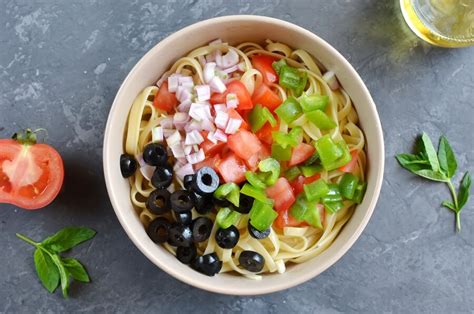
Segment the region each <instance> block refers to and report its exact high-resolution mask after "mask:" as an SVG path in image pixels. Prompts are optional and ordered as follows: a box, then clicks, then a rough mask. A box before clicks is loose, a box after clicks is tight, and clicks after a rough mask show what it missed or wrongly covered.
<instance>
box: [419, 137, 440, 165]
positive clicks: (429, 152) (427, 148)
mask: <svg viewBox="0 0 474 314" xmlns="http://www.w3.org/2000/svg"><path fill="white" fill-rule="evenodd" d="M421 141H422V143H423V150H422V151H423V153H424V154H425V155H426V159H427V160H428V161H429V163H430V166H431V170H433V171H434V172H438V171H439V161H438V156H437V155H436V150H435V148H434V146H433V143H432V142H431V139H430V137H429V136H428V134H426V133H425V132H423V135H422V136H421Z"/></svg>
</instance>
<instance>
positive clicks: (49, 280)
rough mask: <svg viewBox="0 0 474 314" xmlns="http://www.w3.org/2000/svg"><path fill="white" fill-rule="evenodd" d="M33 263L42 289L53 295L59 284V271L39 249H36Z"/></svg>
mask: <svg viewBox="0 0 474 314" xmlns="http://www.w3.org/2000/svg"><path fill="white" fill-rule="evenodd" d="M34 261H35V268H36V273H37V274H38V277H39V279H40V280H41V283H42V284H43V287H45V288H46V289H47V290H48V291H49V292H50V293H53V292H54V290H56V288H57V287H58V284H59V271H58V269H57V267H56V266H55V265H54V262H53V260H52V259H51V257H50V256H49V255H48V254H47V253H44V252H43V250H42V249H41V248H37V249H36V250H35V253H34Z"/></svg>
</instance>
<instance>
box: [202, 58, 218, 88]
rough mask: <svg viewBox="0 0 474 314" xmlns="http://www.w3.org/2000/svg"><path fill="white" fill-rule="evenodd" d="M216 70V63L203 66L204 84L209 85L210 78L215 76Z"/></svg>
mask: <svg viewBox="0 0 474 314" xmlns="http://www.w3.org/2000/svg"><path fill="white" fill-rule="evenodd" d="M215 70H216V63H215V62H208V63H206V65H205V66H204V70H203V72H204V82H206V83H207V84H209V82H210V81H211V80H212V78H213V77H214V76H215V75H216V74H215Z"/></svg>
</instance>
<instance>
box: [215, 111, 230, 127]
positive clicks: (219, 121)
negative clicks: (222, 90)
mask: <svg viewBox="0 0 474 314" xmlns="http://www.w3.org/2000/svg"><path fill="white" fill-rule="evenodd" d="M214 107H215V106H214ZM228 120H229V115H228V114H227V112H224V111H217V110H216V119H215V120H214V123H215V124H216V126H217V127H218V128H221V129H225V127H226V125H227V121H228Z"/></svg>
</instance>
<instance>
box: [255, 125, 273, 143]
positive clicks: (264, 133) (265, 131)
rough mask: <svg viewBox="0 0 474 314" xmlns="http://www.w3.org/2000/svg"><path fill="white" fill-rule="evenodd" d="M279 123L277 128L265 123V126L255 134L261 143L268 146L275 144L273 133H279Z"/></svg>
mask: <svg viewBox="0 0 474 314" xmlns="http://www.w3.org/2000/svg"><path fill="white" fill-rule="evenodd" d="M278 128H279V123H277V125H276V126H275V127H272V126H271V125H270V123H265V125H264V126H263V127H262V128H261V129H260V130H258V131H257V133H255V135H257V137H258V138H259V140H260V141H262V142H263V143H265V144H267V145H272V144H273V137H272V132H275V131H278Z"/></svg>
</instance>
